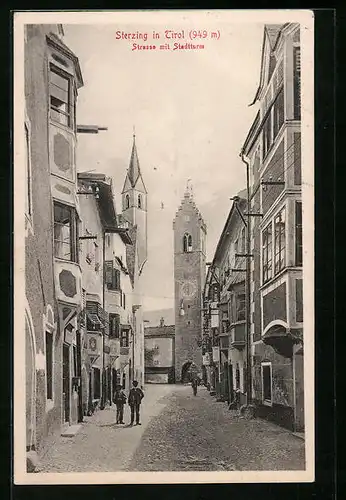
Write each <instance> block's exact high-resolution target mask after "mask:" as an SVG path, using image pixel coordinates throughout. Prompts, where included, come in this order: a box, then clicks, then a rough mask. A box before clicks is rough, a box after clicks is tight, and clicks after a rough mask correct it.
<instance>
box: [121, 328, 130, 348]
mask: <svg viewBox="0 0 346 500" xmlns="http://www.w3.org/2000/svg"><path fill="white" fill-rule="evenodd" d="M120 347H130V331H129V330H126V329H121V331H120Z"/></svg>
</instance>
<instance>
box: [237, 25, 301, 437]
mask: <svg viewBox="0 0 346 500" xmlns="http://www.w3.org/2000/svg"><path fill="white" fill-rule="evenodd" d="M254 103H257V104H258V105H259V111H258V114H257V116H256V118H255V121H254V123H253V125H252V127H251V129H250V131H249V134H248V136H247V138H246V141H245V144H244V147H243V151H242V152H243V154H245V155H246V157H247V158H248V159H249V162H250V185H251V207H250V208H251V212H253V213H261V214H263V217H253V218H252V220H251V226H252V231H251V253H252V254H253V255H254V258H253V259H252V260H251V286H252V289H251V297H252V299H251V315H252V316H251V319H252V326H251V335H252V360H253V394H252V396H253V399H254V401H255V402H256V403H257V405H258V408H259V409H260V413H261V414H262V415H264V416H266V417H268V418H271V419H274V420H275V421H277V422H279V423H281V424H282V425H285V426H287V427H290V428H292V429H295V430H302V429H304V373H303V302H302V264H303V249H302V199H301V152H300V31H299V25H298V24H294V23H288V24H286V25H266V26H265V29H264V39H263V56H262V62H261V77H260V85H259V88H258V90H257V93H256V96H255V99H254Z"/></svg>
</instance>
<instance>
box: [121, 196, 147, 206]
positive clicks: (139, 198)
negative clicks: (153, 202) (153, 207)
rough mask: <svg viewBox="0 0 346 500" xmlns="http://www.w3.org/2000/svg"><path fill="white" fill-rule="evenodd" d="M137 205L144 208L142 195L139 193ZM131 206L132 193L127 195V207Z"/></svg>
mask: <svg viewBox="0 0 346 500" xmlns="http://www.w3.org/2000/svg"><path fill="white" fill-rule="evenodd" d="M137 207H138V208H143V200H142V195H141V194H139V195H138V196H137ZM128 208H130V195H128V194H127V195H126V196H125V209H128Z"/></svg>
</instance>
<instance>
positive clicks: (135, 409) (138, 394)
mask: <svg viewBox="0 0 346 500" xmlns="http://www.w3.org/2000/svg"><path fill="white" fill-rule="evenodd" d="M132 385H133V387H132V389H131V390H130V393H129V399H128V402H129V406H130V408H131V423H130V425H133V422H134V417H135V413H136V425H141V424H140V421H139V408H140V405H141V402H142V399H143V398H144V394H143V391H142V389H140V388H139V387H137V386H138V382H137V380H134V381H133V382H132Z"/></svg>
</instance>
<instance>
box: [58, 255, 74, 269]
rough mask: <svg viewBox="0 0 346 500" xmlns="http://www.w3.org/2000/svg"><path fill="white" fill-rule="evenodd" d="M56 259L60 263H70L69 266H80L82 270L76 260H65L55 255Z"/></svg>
mask: <svg viewBox="0 0 346 500" xmlns="http://www.w3.org/2000/svg"><path fill="white" fill-rule="evenodd" d="M54 259H55V260H56V261H58V262H63V263H64V264H66V262H68V263H69V264H74V265H75V266H78V267H79V269H80V264H79V262H76V261H75V260H70V259H64V258H63V257H57V256H56V255H54Z"/></svg>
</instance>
